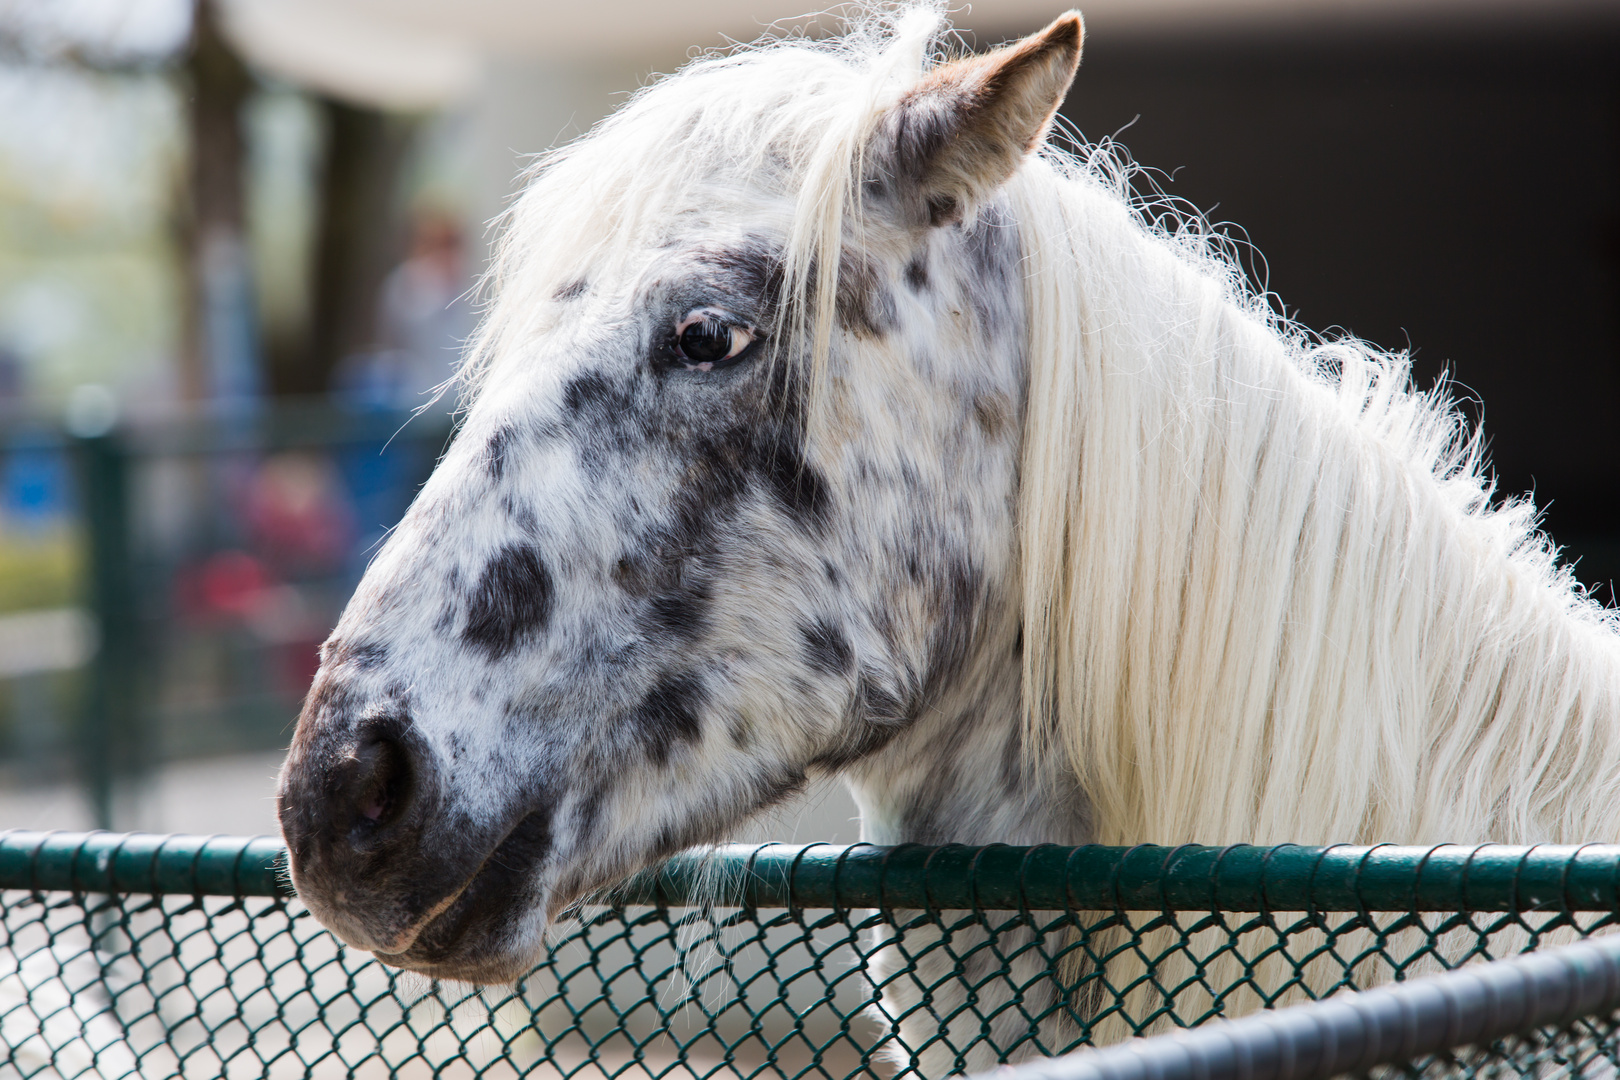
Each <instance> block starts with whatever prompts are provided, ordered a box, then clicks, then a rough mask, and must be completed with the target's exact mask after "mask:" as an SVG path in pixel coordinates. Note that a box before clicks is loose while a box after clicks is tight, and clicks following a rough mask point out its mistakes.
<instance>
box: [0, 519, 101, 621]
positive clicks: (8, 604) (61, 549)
mask: <svg viewBox="0 0 1620 1080" xmlns="http://www.w3.org/2000/svg"><path fill="white" fill-rule="evenodd" d="M83 579H84V544H83V543H82V542H81V540H80V537H79V536H78V535H77V533H76V532H75V531H73V530H69V529H59V530H53V531H50V532H45V533H39V534H34V535H26V536H18V535H5V534H0V612H9V611H33V610H38V609H40V608H56V607H66V606H67V605H69V604H76V603H82V602H83V600H84V595H83V594H84V588H83V584H82V582H83Z"/></svg>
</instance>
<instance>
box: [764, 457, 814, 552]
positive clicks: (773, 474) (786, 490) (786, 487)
mask: <svg viewBox="0 0 1620 1080" xmlns="http://www.w3.org/2000/svg"><path fill="white" fill-rule="evenodd" d="M763 464H764V466H765V477H766V480H767V481H768V482H769V485H770V489H771V494H772V495H774V496H775V497H776V501H777V502H778V503H779V504H780V505H781V506H782V508H783V509H784V510H786V511H787V512H788V513H789V514H791V515H792V516H793V519H794V520H795V521H797V522H798V523H799V524H800V525H801V526H803V527H805V528H806V529H807V530H811V531H817V530H819V529H820V527H821V524H822V521H823V519H824V518H825V516H826V513H827V507H828V504H829V499H828V497H827V485H826V484H825V483H824V482H823V481H822V479H821V473H819V472H818V471H816V470H815V469H814V468H812V467H811V466H810V464H809V463H808V462H806V461H805V460H804V458H803V457H801V456H800V454H799V449H798V447H797V446H794V445H791V444H787V443H783V444H778V445H777V446H776V447H775V448H773V450H772V451H770V452H768V453H767V454H766V455H765V460H764V462H763Z"/></svg>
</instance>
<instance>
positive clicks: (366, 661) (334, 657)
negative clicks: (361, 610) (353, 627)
mask: <svg viewBox="0 0 1620 1080" xmlns="http://www.w3.org/2000/svg"><path fill="white" fill-rule="evenodd" d="M387 660H388V646H387V645H384V644H383V643H382V642H380V641H360V642H355V643H352V644H351V643H349V642H346V641H345V642H328V643H327V644H326V645H323V646H321V663H323V664H326V665H329V666H331V667H338V666H339V665H342V664H353V665H354V666H355V667H356V668H358V669H360V670H361V671H374V670H376V669H377V668H379V667H381V666H382V665H383V664H384V663H385V662H387Z"/></svg>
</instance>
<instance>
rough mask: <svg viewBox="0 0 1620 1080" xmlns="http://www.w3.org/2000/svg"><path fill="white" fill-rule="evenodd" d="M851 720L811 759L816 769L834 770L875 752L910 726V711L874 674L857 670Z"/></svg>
mask: <svg viewBox="0 0 1620 1080" xmlns="http://www.w3.org/2000/svg"><path fill="white" fill-rule="evenodd" d="M850 713H851V721H852V722H851V723H850V724H849V725H848V726H847V728H846V732H845V735H844V738H843V739H842V740H840V741H839V742H838V744H837V745H835V746H833V747H831V748H829V749H827V750H824V751H822V752H821V753H820V754H818V755H817V756H816V757H815V758H813V759H812V760H811V762H810V763H811V764H812V765H814V766H815V767H817V768H820V769H829V770H832V771H834V772H836V771H838V770H839V769H844V768H848V767H849V766H850V765H853V764H854V763H855V762H857V761H859V760H861V759H862V758H864V757H866V756H867V755H869V754H875V753H877V752H878V751H879V750H881V749H883V748H884V747H885V746H887V745H888V744H889V741H890V740H892V739H893V738H894V737H895V736H896V735H898V734H900V733H901V732H902V731H904V730H905V729H906V728H907V727H909V726H910V724H911V720H912V719H913V715H914V714H911V713H909V712H908V711H907V710H906V707H905V705H904V703H902V702H901V700H900V699H899V698H897V697H896V696H895V695H893V694H891V693H890V692H889V691H887V690H885V689H884V688H883V685H882V683H880V682H879V681H878V679H877V677H876V676H874V675H873V674H872V673H871V672H869V671H863V672H861V676H860V678H859V679H858V680H857V681H856V684H855V701H854V704H853V706H852V708H851V710H850Z"/></svg>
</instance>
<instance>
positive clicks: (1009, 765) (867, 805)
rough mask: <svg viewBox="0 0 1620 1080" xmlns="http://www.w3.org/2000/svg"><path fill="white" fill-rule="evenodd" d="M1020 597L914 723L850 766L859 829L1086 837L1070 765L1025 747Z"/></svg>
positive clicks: (979, 840)
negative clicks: (1034, 757)
mask: <svg viewBox="0 0 1620 1080" xmlns="http://www.w3.org/2000/svg"><path fill="white" fill-rule="evenodd" d="M1021 675H1022V667H1021V656H1020V648H1019V624H1018V612H1017V609H1016V605H1014V604H1011V603H1009V604H1008V605H1007V607H1006V609H1005V610H1002V611H991V612H989V613H987V617H986V618H985V619H984V620H983V623H982V629H981V632H980V634H979V635H978V638H977V642H976V646H975V648H974V650H973V652H972V654H971V655H970V657H969V658H968V660H967V662H966V663H964V664H963V665H961V667H960V668H959V669H958V670H957V672H956V674H955V678H954V679H953V680H952V681H951V682H950V683H949V684H947V685H945V686H942V687H941V688H940V689H939V691H938V692H937V693H936V694H935V695H934V696H933V699H932V700H931V701H929V702H928V703H927V704H926V705H925V706H924V707H923V708H921V709H920V710H919V711H918V715H917V716H916V718H915V719H914V720H913V721H912V723H911V725H910V726H909V727H908V728H907V729H906V730H905V731H904V732H902V733H901V734H900V735H899V736H897V737H896V738H895V739H893V740H892V741H891V742H889V743H888V744H887V745H886V746H885V747H883V748H882V749H881V750H879V751H878V752H876V753H875V754H871V755H869V756H868V757H866V758H863V759H862V760H861V761H859V762H857V763H856V764H855V765H853V766H852V767H851V768H850V769H848V770H847V771H846V772H845V773H844V777H843V779H844V782H845V783H846V785H847V786H848V787H849V789H850V792H851V794H853V795H854V797H855V802H856V804H857V805H858V806H859V808H860V811H861V836H862V839H864V840H866V841H868V842H870V843H878V844H901V843H918V844H944V843H964V844H990V843H1004V844H1039V843H1066V844H1081V843H1085V842H1087V841H1088V840H1089V839H1091V836H1090V831H1089V827H1088V825H1087V817H1088V815H1087V812H1086V809H1085V802H1084V799H1083V798H1082V796H1081V795H1080V792H1079V787H1078V784H1077V782H1076V779H1075V777H1074V776H1073V774H1072V773H1069V772H1068V771H1067V770H1065V769H1063V768H1061V766H1060V765H1059V764H1058V763H1057V762H1056V761H1055V760H1054V759H1050V758H1049V759H1046V761H1045V762H1044V763H1040V762H1032V761H1031V760H1030V759H1029V756H1028V755H1026V754H1025V753H1024V746H1023V739H1022V732H1023V720H1022V688H1021Z"/></svg>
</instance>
